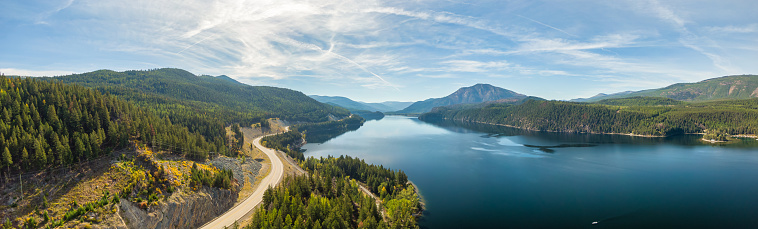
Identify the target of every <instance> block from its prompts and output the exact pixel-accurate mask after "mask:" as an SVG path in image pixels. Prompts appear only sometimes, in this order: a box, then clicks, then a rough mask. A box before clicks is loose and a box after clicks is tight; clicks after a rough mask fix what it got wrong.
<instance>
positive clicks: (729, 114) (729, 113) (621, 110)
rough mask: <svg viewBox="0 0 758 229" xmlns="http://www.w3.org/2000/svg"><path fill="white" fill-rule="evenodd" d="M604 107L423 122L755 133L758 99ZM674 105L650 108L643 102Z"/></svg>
mask: <svg viewBox="0 0 758 229" xmlns="http://www.w3.org/2000/svg"><path fill="white" fill-rule="evenodd" d="M603 103H606V104H617V105H603V104H588V103H575V102H564V101H537V100H529V101H526V102H524V103H523V104H520V105H509V104H491V105H488V106H485V107H482V108H471V109H454V108H448V107H439V108H435V110H434V111H432V112H429V113H426V114H423V115H421V116H420V117H419V119H422V120H440V119H449V120H464V121H472V122H482V123H491V124H500V125H507V126H513V127H518V128H523V129H530V130H539V131H557V132H584V133H621V134H635V135H650V136H668V135H675V134H682V133H702V132H705V131H718V132H725V133H729V134H758V99H749V100H731V101H716V102H701V103H682V104H678V103H676V102H671V101H668V100H665V99H664V100H662V99H659V98H646V97H638V98H630V99H620V100H606V101H604V102H603ZM661 103H662V104H676V105H650V106H646V104H661Z"/></svg>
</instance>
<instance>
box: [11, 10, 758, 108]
mask: <svg viewBox="0 0 758 229" xmlns="http://www.w3.org/2000/svg"><path fill="white" fill-rule="evenodd" d="M625 4H631V6H636V7H629V6H630V5H625ZM697 4H700V3H693V4H692V5H697ZM688 5H690V4H680V3H679V2H668V1H667V2H658V1H656V0H646V1H631V0H630V1H628V2H614V4H603V3H598V2H594V1H580V2H571V3H570V4H554V3H553V2H550V1H546V2H541V1H519V0H517V1H492V2H474V3H462V2H457V1H392V0H391V1H383V0H308V1H302V0H211V1H208V0H187V1H180V2H177V1H153V0H132V1H100V0H75V1H74V0H64V1H60V2H52V3H46V5H44V7H42V6H40V4H39V3H29V4H26V3H25V2H24V1H11V2H10V3H9V4H7V7H4V8H3V9H0V21H23V23H20V24H22V25H19V27H18V28H17V29H19V30H18V31H20V32H15V33H13V34H6V35H4V37H14V36H15V35H16V34H18V36H15V37H14V38H13V39H10V38H7V40H2V41H3V42H1V43H0V50H4V51H5V50H12V51H10V52H9V53H10V54H13V56H9V55H4V56H2V57H0V63H2V64H3V67H6V69H10V68H13V69H16V70H15V71H17V72H20V71H22V70H18V69H30V68H32V67H29V66H46V67H45V69H50V67H49V66H76V67H73V68H71V69H85V68H95V69H99V68H117V69H119V68H120V69H125V68H129V67H131V68H134V67H132V66H139V67H144V68H154V67H156V66H165V67H180V68H185V69H188V70H190V71H192V72H195V73H198V74H211V75H220V74H225V75H229V76H232V77H234V78H237V79H240V80H242V81H243V82H249V83H256V84H268V85H281V86H288V87H293V88H296V89H312V88H313V87H317V86H313V85H319V86H325V87H329V88H330V89H331V90H339V89H349V90H352V89H353V88H356V87H357V88H362V89H372V91H373V90H376V91H383V92H385V93H387V94H391V95H392V96H398V98H393V99H396V100H406V99H405V98H399V96H418V97H423V96H421V95H420V94H421V93H428V91H427V92H423V91H420V90H399V89H405V88H413V87H418V85H419V84H423V85H424V87H425V88H430V89H428V90H432V89H433V88H435V87H436V88H443V87H442V86H439V85H437V84H439V82H447V83H451V82H453V81H455V83H463V81H466V80H468V79H471V78H481V79H482V80H481V81H490V80H493V81H497V80H502V78H505V77H510V79H509V80H525V81H539V80H544V79H546V78H550V79H562V80H563V81H564V82H565V81H576V82H579V80H574V79H581V80H590V81H593V82H595V83H598V84H601V85H603V86H609V87H610V86H612V87H614V88H615V87H618V88H623V87H624V86H623V85H626V86H627V87H628V88H627V89H629V87H632V88H636V87H641V86H645V85H649V84H655V85H658V86H662V85H660V84H665V83H668V82H681V81H686V82H691V81H696V80H701V79H703V78H707V77H714V76H718V75H722V74H731V73H750V72H743V69H744V70H747V71H750V70H754V71H755V70H756V69H758V68H756V67H754V66H753V64H752V63H748V62H749V61H741V59H750V58H735V55H738V54H735V53H739V55H746V54H745V53H747V55H748V56H750V53H755V52H754V51H755V50H756V49H758V48H756V47H758V44H757V43H756V41H755V39H752V37H753V36H751V35H754V34H755V33H758V24H756V23H755V20H752V18H751V17H748V16H740V17H737V16H734V18H732V20H724V21H723V22H721V21H719V23H713V22H711V23H703V22H701V21H699V20H704V19H703V18H705V17H703V16H700V17H698V16H699V15H704V14H707V13H708V12H707V11H708V10H702V9H697V8H695V9H693V8H686V7H688ZM728 5H729V4H723V5H718V4H714V7H721V8H718V9H719V10H718V11H719V12H722V11H723V12H731V11H730V10H734V9H736V8H739V6H728ZM742 5H744V4H742ZM748 5H749V4H748ZM743 8H750V7H743ZM698 10H699V11H698ZM585 14H597V15H598V16H597V17H586V16H585ZM29 15H33V16H29ZM742 15H744V14H742ZM714 17H715V16H714ZM722 17H723V15H722ZM753 18H754V17H753ZM661 21H663V22H665V23H661ZM35 23H41V24H42V25H40V24H35ZM44 23H49V24H44ZM27 24H28V25H30V27H32V28H29V29H28V31H26V33H24V31H22V30H23V29H24V28H22V27H24V26H23V25H27ZM703 25H707V26H703ZM40 27H44V28H45V29H44V31H41V30H40V29H39V28H40ZM722 34H728V35H722ZM727 37H728V38H727ZM726 39H731V40H728V41H729V42H730V43H726V42H725V41H724V40H726ZM731 41H737V42H734V43H731ZM17 44H20V45H17ZM721 44H723V45H724V46H726V48H722V47H721V46H720V45H721ZM16 46H18V47H16ZM22 46H23V47H22ZM61 48H63V49H61ZM88 48H91V49H88ZM21 50H23V52H22V51H21ZM26 52H30V53H32V54H25V53H26ZM693 53H697V54H699V55H692V54H693ZM4 54H5V53H4ZM25 55H27V56H25ZM750 57H755V58H758V55H754V54H753V55H752V56H750ZM102 59H107V61H108V62H107V63H104V62H102ZM753 59H754V58H753ZM27 60H32V61H29V62H28V63H24V64H18V65H14V63H21V62H23V61H27ZM120 62H129V63H136V64H133V65H125V64H124V65H119V64H111V63H120ZM6 63H9V64H6ZM83 66H84V67H83ZM92 66H95V67H92ZM114 66H115V67H114ZM92 70H94V69H92ZM61 72H66V71H51V73H54V74H57V73H61ZM29 73H34V74H32V75H39V74H43V73H45V72H36V73H35V72H29ZM47 74H49V73H47ZM464 79H466V80H464ZM566 79H571V80H566ZM285 83H288V84H289V85H283V84H285ZM491 83H496V82H491ZM534 85H537V83H534ZM560 86H562V85H558V86H555V87H560ZM356 91H357V90H356ZM606 92H607V91H606ZM545 93H547V94H549V93H551V92H545ZM583 93H584V92H583ZM546 97H549V96H546ZM367 100H370V99H367Z"/></svg>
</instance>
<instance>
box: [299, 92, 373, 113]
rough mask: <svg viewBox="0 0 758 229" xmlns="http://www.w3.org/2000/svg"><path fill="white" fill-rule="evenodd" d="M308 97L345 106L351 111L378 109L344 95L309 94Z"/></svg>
mask: <svg viewBox="0 0 758 229" xmlns="http://www.w3.org/2000/svg"><path fill="white" fill-rule="evenodd" d="M308 97H311V98H313V99H315V100H316V101H319V102H322V103H328V104H331V105H336V106H340V107H343V108H345V109H348V110H351V111H357V110H362V111H378V109H376V108H375V107H373V106H370V105H367V104H365V103H362V102H357V101H354V100H352V99H349V98H346V97H342V96H321V95H309V96H308Z"/></svg>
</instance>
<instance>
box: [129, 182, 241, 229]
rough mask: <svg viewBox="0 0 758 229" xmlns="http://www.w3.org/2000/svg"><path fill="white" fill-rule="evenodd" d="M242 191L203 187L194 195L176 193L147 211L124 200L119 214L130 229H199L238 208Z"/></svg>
mask: <svg viewBox="0 0 758 229" xmlns="http://www.w3.org/2000/svg"><path fill="white" fill-rule="evenodd" d="M238 195H239V192H237V191H230V190H223V189H218V188H208V187H203V189H202V190H200V191H198V192H197V193H193V194H186V193H184V192H182V191H178V192H175V193H174V194H172V195H171V197H169V199H168V201H166V202H163V203H161V204H160V205H158V206H151V207H149V208H148V210H147V211H145V210H143V209H140V208H139V207H138V206H137V205H136V204H134V203H132V202H130V201H127V200H122V201H121V204H120V206H119V207H120V210H119V215H120V216H121V218H123V219H124V222H125V223H126V226H127V227H129V228H144V229H153V228H198V227H200V226H202V225H203V224H204V223H206V222H208V221H210V220H211V219H213V218H215V217H216V216H218V215H221V214H223V213H224V212H226V211H227V210H228V209H229V208H231V207H232V206H234V203H235V201H236V200H237V197H238Z"/></svg>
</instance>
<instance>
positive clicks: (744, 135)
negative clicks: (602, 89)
mask: <svg viewBox="0 0 758 229" xmlns="http://www.w3.org/2000/svg"><path fill="white" fill-rule="evenodd" d="M443 120H451V121H460V122H469V123H478V124H485V125H493V126H504V127H509V128H514V129H519V130H528V131H536V132H547V133H574V134H600V135H623V136H630V137H643V138H665V137H670V136H676V135H661V136H658V135H644V134H633V133H603V132H569V131H554V130H536V129H531V128H524V127H519V126H513V125H508V124H498V123H488V122H480V121H471V120H463V119H447V118H445V119H443ZM688 134H697V135H705V133H682V135H688ZM729 137H733V138H753V139H755V140H758V135H750V134H735V135H730V136H729ZM702 140H703V141H706V142H710V141H709V140H706V139H702ZM716 142H719V141H716ZM721 142H728V141H721ZM712 143H713V142H712Z"/></svg>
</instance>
